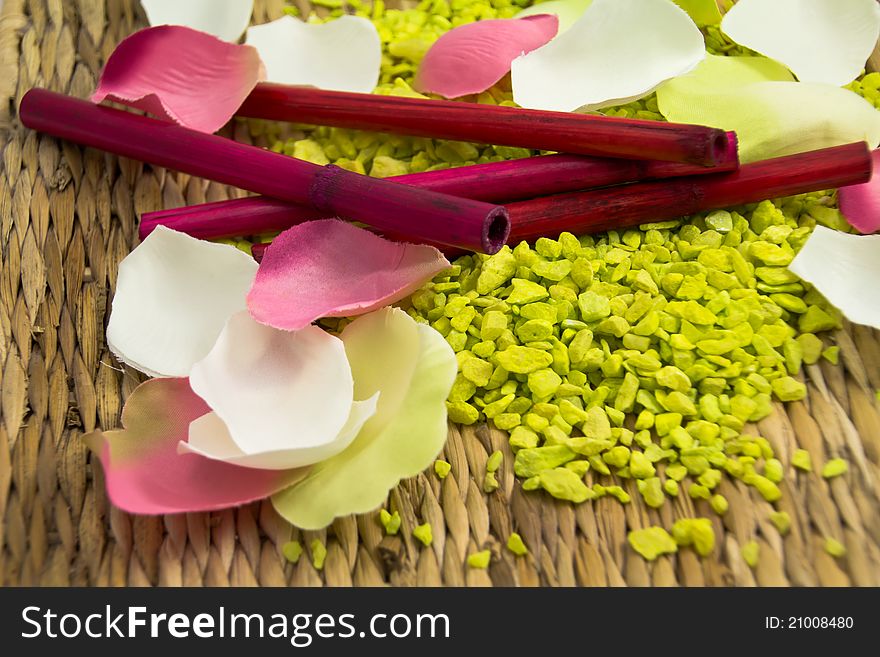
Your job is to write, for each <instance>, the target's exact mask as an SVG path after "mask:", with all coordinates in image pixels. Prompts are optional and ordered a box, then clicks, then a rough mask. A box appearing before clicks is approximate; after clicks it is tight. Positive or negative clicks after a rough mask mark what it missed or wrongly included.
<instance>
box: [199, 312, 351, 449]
mask: <svg viewBox="0 0 880 657" xmlns="http://www.w3.org/2000/svg"><path fill="white" fill-rule="evenodd" d="M190 385H192V389H193V391H194V392H195V393H196V394H197V395H199V396H200V397H201V398H202V399H204V400H205V401H206V402H207V403H208V405H209V406H210V407H211V409H212V410H213V411H214V412H215V413H216V414H217V416H218V417H219V418H220V419H221V420H222V421H223V422H224V423H225V424H226V426H227V428H228V430H229V435H230V437H231V439H232V440H233V441H234V442H235V444H236V445H238V447H239V448H240V449H241V451H242V453H244V454H249V455H253V454H263V453H265V452H273V451H274V452H280V451H284V450H294V449H297V450H314V452H315V453H318V452H321V450H326V452H330V453H336V451H338V448H339V444H340V443H341V442H342V439H341V432H342V429H343V427H344V426H345V423H346V421H347V419H348V417H349V414H350V413H351V406H352V402H353V399H354V398H353V396H352V393H353V382H352V376H351V368H350V366H349V364H348V359H347V358H346V356H345V346H344V345H343V343H342V341H341V340H340V339H339V338H337V337H335V336H332V335H330V334H329V333H326V332H325V331H322V330H321V329H319V328H318V327H317V326H309V327H307V328H304V329H302V330H301V331H280V330H278V329H273V328H271V327H269V326H265V325H263V324H260V323H258V322H256V321H254V319H253V318H252V317H251V316H250V315H249V314H248V313H247V312H241V313H237V314H235V315H233V316H232V317H231V318H230V319H229V321H228V322H227V324H226V327H225V328H224V329H223V332H222V333H221V334H220V336H219V338H218V339H217V343H216V344H215V345H214V348H213V349H212V350H211V352H210V353H209V354H208V355H207V356H205V358H203V359H202V360H201V361H199V362H198V363H196V364H195V365H194V366H193V368H192V372H191V374H190ZM321 453H324V452H321Z"/></svg>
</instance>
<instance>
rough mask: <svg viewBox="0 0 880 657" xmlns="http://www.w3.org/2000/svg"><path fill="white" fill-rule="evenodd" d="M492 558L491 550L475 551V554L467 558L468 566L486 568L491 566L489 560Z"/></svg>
mask: <svg viewBox="0 0 880 657" xmlns="http://www.w3.org/2000/svg"><path fill="white" fill-rule="evenodd" d="M491 559H492V552H491V550H481V551H479V552H474V553H473V554H469V555H468V558H467V563H468V566H470V567H471V568H482V569H486V568H488V567H489V562H490V561H491Z"/></svg>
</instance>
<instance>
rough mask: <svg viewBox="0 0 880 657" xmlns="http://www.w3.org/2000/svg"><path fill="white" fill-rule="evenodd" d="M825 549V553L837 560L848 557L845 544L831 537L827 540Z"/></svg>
mask: <svg viewBox="0 0 880 657" xmlns="http://www.w3.org/2000/svg"><path fill="white" fill-rule="evenodd" d="M823 547H824V549H825V552H827V553H828V554H830V555H831V556H832V557H834V558H836V559H840V558H841V557H843V556H846V546H844V544H843V543H841V542H840V541H838V540H837V539H836V538H832V537H830V536H829V537H828V538H826V539H825V544H824V545H823Z"/></svg>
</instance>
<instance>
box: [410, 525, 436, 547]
mask: <svg viewBox="0 0 880 657" xmlns="http://www.w3.org/2000/svg"><path fill="white" fill-rule="evenodd" d="M412 535H413V536H414V537H415V538H416V539H418V540H419V541H420V542H421V543H422V545H424V546H425V547H430V545H431V543H433V542H434V533H433V532H432V531H431V523H430V522H426V523H425V524H423V525H417V526H416V527H415V528H414V529H413V531H412Z"/></svg>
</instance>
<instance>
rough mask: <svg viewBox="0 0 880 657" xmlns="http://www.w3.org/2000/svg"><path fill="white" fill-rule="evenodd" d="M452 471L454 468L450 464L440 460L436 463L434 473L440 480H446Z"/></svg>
mask: <svg viewBox="0 0 880 657" xmlns="http://www.w3.org/2000/svg"><path fill="white" fill-rule="evenodd" d="M450 470H452V466H451V465H450V464H449V463H448V462H446V461H443V460H440V459H437V460H436V461H434V472H435V473H436V475H437V477H438V478H439V479H446V475H448V474H449V472H450Z"/></svg>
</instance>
